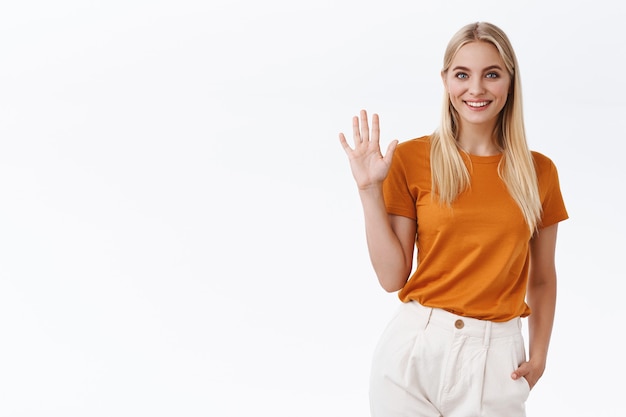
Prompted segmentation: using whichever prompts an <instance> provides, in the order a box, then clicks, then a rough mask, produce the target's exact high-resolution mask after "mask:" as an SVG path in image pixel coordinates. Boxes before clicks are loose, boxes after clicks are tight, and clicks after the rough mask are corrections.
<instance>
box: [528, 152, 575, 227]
mask: <svg viewBox="0 0 626 417" xmlns="http://www.w3.org/2000/svg"><path fill="white" fill-rule="evenodd" d="M535 161H536V162H538V163H537V170H538V172H537V175H538V179H539V196H540V198H541V207H542V216H541V223H540V225H539V228H544V227H548V226H551V225H553V224H556V223H558V222H561V221H563V220H566V219H568V218H569V215H568V213H567V209H566V207H565V202H564V201H563V195H562V193H561V187H560V183H559V174H558V172H557V169H556V166H555V165H554V163H553V162H552V161H551V160H550V159H549V158H547V157H545V156H543V155H541V154H535Z"/></svg>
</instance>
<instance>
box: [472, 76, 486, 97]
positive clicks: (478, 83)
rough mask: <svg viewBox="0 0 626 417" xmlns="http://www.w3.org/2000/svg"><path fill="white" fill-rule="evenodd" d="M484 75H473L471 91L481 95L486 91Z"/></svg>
mask: <svg viewBox="0 0 626 417" xmlns="http://www.w3.org/2000/svg"><path fill="white" fill-rule="evenodd" d="M483 82H484V80H483V78H482V77H472V78H471V79H470V85H469V92H470V94H473V95H480V94H483V93H484V92H485V87H484V85H483Z"/></svg>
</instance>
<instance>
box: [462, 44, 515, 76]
mask: <svg viewBox="0 0 626 417" xmlns="http://www.w3.org/2000/svg"><path fill="white" fill-rule="evenodd" d="M494 65H497V66H499V67H500V68H502V69H505V68H506V66H505V64H504V60H503V59H502V57H501V56H500V53H499V52H498V49H497V48H496V47H495V46H494V45H493V44H491V43H489V42H482V41H474V42H470V43H467V44H465V45H463V46H462V47H461V48H460V49H459V50H458V51H457V53H456V55H454V58H452V62H451V65H450V67H451V68H454V67H457V66H461V67H465V68H470V69H482V68H486V67H490V66H494Z"/></svg>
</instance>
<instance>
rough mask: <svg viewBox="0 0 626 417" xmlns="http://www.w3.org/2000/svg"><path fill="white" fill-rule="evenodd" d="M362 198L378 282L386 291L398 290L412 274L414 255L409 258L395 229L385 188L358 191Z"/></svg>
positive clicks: (371, 257) (366, 230)
mask: <svg viewBox="0 0 626 417" xmlns="http://www.w3.org/2000/svg"><path fill="white" fill-rule="evenodd" d="M359 196H360V198H361V203H362V205H363V214H364V219H365V233H366V238H367V247H368V251H369V256H370V260H371V262H372V266H373V267H374V271H375V272H376V275H377V277H378V281H379V283H380V285H381V286H382V287H383V288H384V289H385V290H386V291H388V292H393V291H398V290H399V289H401V288H402V287H403V286H404V284H405V283H406V280H407V278H408V276H409V274H410V272H411V263H412V256H410V257H409V256H408V255H407V253H406V251H405V250H404V248H403V247H402V244H401V239H400V237H399V236H398V235H397V234H396V232H394V230H393V227H392V225H391V222H390V220H389V215H388V214H387V209H386V207H385V203H384V199H383V193H382V189H381V188H380V187H373V188H370V189H367V190H359ZM407 258H408V259H407Z"/></svg>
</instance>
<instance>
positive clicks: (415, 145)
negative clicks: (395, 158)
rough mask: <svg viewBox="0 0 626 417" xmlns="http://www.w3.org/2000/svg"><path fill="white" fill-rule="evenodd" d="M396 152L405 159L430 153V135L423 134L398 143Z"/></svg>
mask: <svg viewBox="0 0 626 417" xmlns="http://www.w3.org/2000/svg"><path fill="white" fill-rule="evenodd" d="M396 154H397V155H399V156H400V157H401V158H403V159H404V158H415V157H417V158H419V157H420V156H424V155H426V156H427V155H430V136H421V137H418V138H414V139H409V140H405V141H403V142H400V143H398V146H397V149H396Z"/></svg>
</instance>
